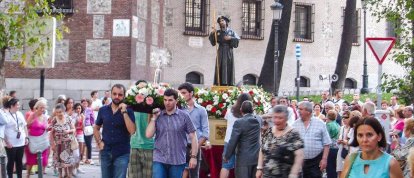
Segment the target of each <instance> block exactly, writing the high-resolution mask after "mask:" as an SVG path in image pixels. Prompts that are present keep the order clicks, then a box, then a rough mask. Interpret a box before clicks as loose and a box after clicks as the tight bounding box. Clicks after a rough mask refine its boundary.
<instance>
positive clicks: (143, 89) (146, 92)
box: [139, 88, 148, 97]
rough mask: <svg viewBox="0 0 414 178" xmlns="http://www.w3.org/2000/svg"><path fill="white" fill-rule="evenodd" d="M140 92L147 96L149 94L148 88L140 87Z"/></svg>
mask: <svg viewBox="0 0 414 178" xmlns="http://www.w3.org/2000/svg"><path fill="white" fill-rule="evenodd" d="M139 93H141V94H142V95H144V97H147V96H148V89H146V88H141V89H139Z"/></svg>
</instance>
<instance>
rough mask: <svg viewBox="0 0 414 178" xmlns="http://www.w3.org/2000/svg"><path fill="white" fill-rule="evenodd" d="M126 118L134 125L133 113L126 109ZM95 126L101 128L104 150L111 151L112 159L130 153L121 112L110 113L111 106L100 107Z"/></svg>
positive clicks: (128, 136)
mask: <svg viewBox="0 0 414 178" xmlns="http://www.w3.org/2000/svg"><path fill="white" fill-rule="evenodd" d="M127 111H128V116H129V118H130V119H131V121H132V122H134V123H135V116H134V112H133V111H132V110H131V109H127ZM95 124H96V125H98V126H102V127H103V129H102V141H103V142H104V145H105V146H104V150H106V151H111V152H112V156H113V157H115V158H116V157H118V156H122V155H124V154H129V152H130V144H129V141H130V134H129V132H128V129H127V127H126V125H125V121H124V116H123V114H122V113H121V110H118V111H116V112H115V114H114V113H112V108H111V105H107V106H102V107H101V108H100V109H99V112H98V117H97V119H96V122H95Z"/></svg>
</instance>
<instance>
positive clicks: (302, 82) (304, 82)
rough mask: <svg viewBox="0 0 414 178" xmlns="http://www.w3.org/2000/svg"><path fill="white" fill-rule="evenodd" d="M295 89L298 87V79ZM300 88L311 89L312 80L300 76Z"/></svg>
mask: <svg viewBox="0 0 414 178" xmlns="http://www.w3.org/2000/svg"><path fill="white" fill-rule="evenodd" d="M294 82H295V87H296V86H298V84H297V82H296V79H294ZM299 87H310V79H309V78H308V77H305V76H300V80H299Z"/></svg>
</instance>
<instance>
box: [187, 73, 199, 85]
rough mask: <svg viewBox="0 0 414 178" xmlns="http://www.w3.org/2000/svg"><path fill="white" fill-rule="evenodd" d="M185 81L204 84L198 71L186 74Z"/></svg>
mask: <svg viewBox="0 0 414 178" xmlns="http://www.w3.org/2000/svg"><path fill="white" fill-rule="evenodd" d="M185 81H186V82H190V83H192V84H202V82H203V80H202V77H201V75H200V74H198V73H197V72H190V73H188V74H187V75H185Z"/></svg>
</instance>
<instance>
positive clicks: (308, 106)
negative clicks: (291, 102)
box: [299, 101, 313, 113]
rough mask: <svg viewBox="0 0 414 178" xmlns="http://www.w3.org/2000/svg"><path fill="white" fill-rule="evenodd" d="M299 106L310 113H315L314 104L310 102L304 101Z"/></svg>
mask: <svg viewBox="0 0 414 178" xmlns="http://www.w3.org/2000/svg"><path fill="white" fill-rule="evenodd" d="M299 106H303V107H304V108H305V109H306V110H307V111H309V112H310V113H312V111H313V104H312V103H311V102H309V101H302V102H300V103H299Z"/></svg>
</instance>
